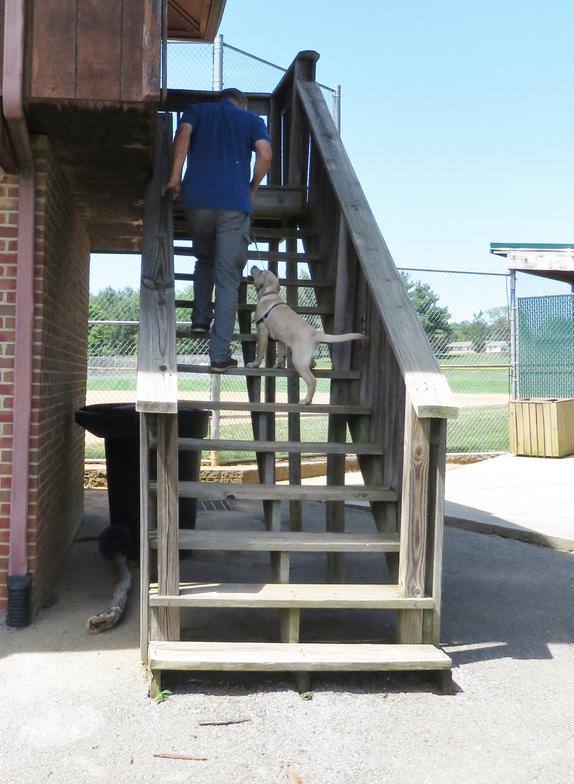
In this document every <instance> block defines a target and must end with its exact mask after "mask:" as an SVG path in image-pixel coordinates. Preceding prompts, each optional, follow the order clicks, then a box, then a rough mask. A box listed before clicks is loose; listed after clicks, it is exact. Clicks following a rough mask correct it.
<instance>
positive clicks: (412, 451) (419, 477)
mask: <svg viewBox="0 0 574 784" xmlns="http://www.w3.org/2000/svg"><path fill="white" fill-rule="evenodd" d="M429 464H430V421H429V420H428V419H419V418H418V417H417V416H416V414H415V411H414V409H413V407H412V405H411V404H410V402H409V401H408V399H407V402H406V411H405V433H404V461H403V489H402V499H401V500H402V506H401V525H400V537H401V544H400V554H399V587H400V589H401V593H402V595H403V596H408V597H412V598H421V597H423V596H425V593H426V583H425V568H426V551H427V525H428V512H429ZM399 641H400V642H401V643H419V642H422V613H418V612H407V613H401V615H400V617H399Z"/></svg>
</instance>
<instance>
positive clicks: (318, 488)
mask: <svg viewBox="0 0 574 784" xmlns="http://www.w3.org/2000/svg"><path fill="white" fill-rule="evenodd" d="M150 489H151V490H152V492H156V490H157V487H156V483H155V482H150ZM178 495H179V497H180V498H197V500H198V501H226V500H229V499H236V500H238V501H251V500H253V501H387V502H396V501H397V500H398V496H397V492H396V491H395V490H390V489H389V488H388V487H364V486H363V485H329V486H326V485H307V484H305V485H272V484H238V483H237V484H235V483H231V482H179V484H178Z"/></svg>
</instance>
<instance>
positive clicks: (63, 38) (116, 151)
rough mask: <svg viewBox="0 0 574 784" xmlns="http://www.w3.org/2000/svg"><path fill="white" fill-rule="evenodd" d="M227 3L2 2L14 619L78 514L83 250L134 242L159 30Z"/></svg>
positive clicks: (64, 544)
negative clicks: (76, 418)
mask: <svg viewBox="0 0 574 784" xmlns="http://www.w3.org/2000/svg"><path fill="white" fill-rule="evenodd" d="M224 5H225V3H224V0H212V2H204V1H202V0H178V2H177V3H171V2H168V0H165V1H164V2H159V1H158V0H99V2H97V3H94V2H91V1H90V0H79V2H77V1H76V0H73V2H70V1H69V0H50V2H45V0H30V2H25V0H0V42H1V46H2V53H3V68H2V75H1V80H0V91H1V93H2V104H3V115H2V118H1V123H0V166H1V167H2V168H1V171H0V608H3V609H4V608H6V607H7V605H8V616H9V622H10V617H11V615H12V621H14V618H16V623H13V625H24V623H25V622H27V620H28V619H29V618H30V617H33V615H34V613H35V612H36V611H37V610H38V608H39V607H40V606H41V604H42V601H43V599H44V597H45V595H46V592H47V590H48V589H49V587H50V584H51V582H52V580H53V578H54V576H55V573H56V571H57V569H58V567H59V565H60V564H61V562H62V559H63V558H64V557H65V554H66V552H67V549H68V547H69V545H70V543H71V541H72V538H73V536H74V534H75V532H76V530H77V528H78V525H79V523H80V520H81V518H82V514H83V454H84V433H83V430H82V429H81V428H80V427H78V426H77V425H76V424H75V423H74V411H75V410H76V409H77V408H79V407H81V406H82V405H83V403H84V400H85V386H86V364H87V321H88V274H89V255H90V252H91V251H108V252H121V251H132V252H134V251H135V252H137V251H139V250H140V243H141V221H142V216H141V211H142V205H143V194H144V188H145V184H146V181H147V180H148V178H149V176H150V173H151V163H152V150H153V142H154V138H153V137H154V128H155V114H156V112H157V110H158V109H159V107H160V102H161V97H162V67H161V63H162V42H163V41H165V40H166V39H167V36H168V35H169V37H170V38H190V39H193V38H195V39H199V40H212V39H213V37H214V35H215V33H216V32H217V27H218V25H219V21H220V18H221V14H222V12H223V7H224ZM7 585H10V586H11V589H10V591H8V590H7ZM9 593H10V601H12V602H13V607H12V608H11V607H10V601H9V600H8V594H9ZM11 610H12V612H11Z"/></svg>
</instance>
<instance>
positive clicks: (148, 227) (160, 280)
mask: <svg viewBox="0 0 574 784" xmlns="http://www.w3.org/2000/svg"><path fill="white" fill-rule="evenodd" d="M171 144H172V121H171V115H170V114H159V115H158V118H157V126H156V139H155V150H154V170H153V177H152V179H151V180H150V182H149V184H148V187H147V189H146V195H145V203H144V220H143V247H142V267H141V284H140V329H139V346H138V370H137V403H136V409H137V411H139V412H140V474H141V476H140V507H141V509H140V536H141V539H140V550H141V564H140V567H141V568H140V581H141V611H140V618H141V629H140V640H141V654H142V659H143V661H147V642H148V639H149V635H148V617H149V605H148V589H149V583H150V575H151V571H152V567H151V564H150V560H149V541H148V537H149V532H150V530H151V529H153V528H155V527H156V525H157V521H158V520H160V521H161V528H160V535H159V536H158V551H157V575H158V582H159V584H160V589H161V590H162V591H163V592H164V593H168V594H169V593H177V591H178V590H179V543H178V528H179V521H178V501H177V476H178V469H177V458H178V454H177V362H176V335H175V326H176V324H175V286H174V264H173V215H172V203H171V199H170V198H169V197H162V195H161V189H162V187H163V185H165V183H166V182H167V181H168V179H169V174H170V161H171ZM152 438H153V439H154V441H155V449H154V450H153V451H152V450H151V449H150V441H151V439H152ZM152 459H153V461H154V463H155V466H154V464H153V463H152ZM154 467H155V469H156V476H157V495H156V497H153V496H151V495H150V488H149V478H150V476H151V475H152V473H153V471H154ZM153 636H154V638H155V639H169V640H177V639H179V611H178V610H177V609H173V608H164V609H162V610H161V612H160V614H159V615H158V628H157V629H156V630H154V632H153Z"/></svg>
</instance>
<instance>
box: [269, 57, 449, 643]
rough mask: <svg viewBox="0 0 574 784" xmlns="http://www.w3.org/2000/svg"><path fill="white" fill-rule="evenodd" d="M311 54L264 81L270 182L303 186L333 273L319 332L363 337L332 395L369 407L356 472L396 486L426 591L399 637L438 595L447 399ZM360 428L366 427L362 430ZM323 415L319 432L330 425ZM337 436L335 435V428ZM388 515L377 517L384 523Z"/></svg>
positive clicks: (404, 553) (414, 627) (434, 616)
mask: <svg viewBox="0 0 574 784" xmlns="http://www.w3.org/2000/svg"><path fill="white" fill-rule="evenodd" d="M317 59H318V55H317V53H316V52H302V53H300V54H299V56H298V57H297V58H296V60H295V61H294V63H293V64H292V66H291V68H290V69H289V70H288V71H287V73H286V74H285V76H284V78H283V79H282V81H281V83H280V84H279V86H278V88H277V89H276V90H275V92H274V94H273V98H272V102H271V109H270V115H269V117H270V131H271V135H272V139H273V146H274V164H273V170H272V172H271V182H272V184H283V185H289V186H291V187H296V186H300V187H305V188H306V189H307V196H308V208H309V210H308V217H307V218H306V220H307V223H308V226H309V228H312V229H313V238H312V239H311V240H309V241H307V242H306V245H307V248H306V249H307V250H308V251H310V252H313V253H316V254H320V255H322V256H323V257H325V256H326V257H327V258H328V259H329V263H328V264H327V265H321V267H320V268H318V269H315V268H314V267H312V268H311V277H312V279H314V280H320V279H322V280H328V279H330V280H332V281H334V282H335V288H334V294H332V295H330V296H332V297H333V298H334V301H333V300H332V301H331V303H327V302H322V298H324V297H325V296H329V295H328V294H327V295H326V294H325V293H324V290H321V289H317V297H318V301H319V304H320V305H321V304H331V305H332V310H333V312H334V314H335V315H334V317H327V318H326V319H325V329H326V330H329V331H331V330H332V331H344V332H347V331H361V332H365V333H366V334H367V335H368V338H369V342H368V343H367V344H366V345H364V346H361V345H360V344H356V343H354V344H344V345H341V346H335V347H333V351H332V360H333V366H334V367H335V368H337V369H355V370H360V371H361V380H360V382H359V384H358V385H357V386H356V387H355V388H354V389H353V388H351V389H349V388H337V387H336V386H335V388H334V394H335V396H336V399H335V400H334V401H333V402H344V399H343V398H344V397H345V396H347V395H350V396H351V399H352V400H353V401H354V402H359V401H360V402H361V403H365V404H367V405H370V406H371V407H372V410H373V415H372V416H371V417H370V421H369V424H368V425H365V422H364V420H361V419H360V418H357V421H351V422H350V423H349V426H350V430H351V434H352V436H353V438H355V439H359V438H365V437H370V438H371V439H372V440H374V441H375V442H379V443H382V444H383V447H384V458H383V461H382V465H381V466H380V471H379V470H378V469H375V470H374V471H373V467H372V465H371V468H370V471H371V474H370V477H369V479H368V480H367V481H371V482H373V483H381V484H385V485H387V486H389V487H391V488H393V489H396V490H397V491H399V493H400V498H401V500H400V512H399V515H400V520H399V527H400V530H401V551H400V559H399V560H400V569H399V574H398V579H399V584H400V585H401V587H402V590H403V593H404V595H405V596H425V595H426V596H429V595H430V596H434V597H435V598H436V600H437V602H436V603H437V610H436V611H434V612H431V613H427V614H425V613H423V612H420V611H413V612H412V613H403V614H401V622H400V630H399V638H400V639H401V640H402V641H403V642H418V641H422V640H425V641H436V637H437V635H438V606H439V605H440V577H441V575H440V564H441V560H442V558H441V547H442V525H443V499H444V463H445V452H446V419H447V418H451V417H455V416H456V415H457V412H458V409H457V406H456V404H455V402H454V399H453V396H452V393H451V391H450V389H449V387H448V384H447V382H446V379H445V377H444V375H443V374H442V372H441V370H440V369H439V367H438V364H437V362H436V360H435V357H434V354H433V352H432V349H431V347H430V344H429V342H428V339H427V337H426V335H425V333H424V331H423V329H422V327H421V325H420V322H419V320H418V317H417V315H416V312H415V310H414V308H413V306H412V304H411V303H410V301H409V298H408V295H407V293H406V290H405V287H404V285H403V282H402V280H401V278H400V275H399V273H398V271H397V269H396V267H395V264H394V262H393V259H392V257H391V254H390V252H389V250H388V248H387V246H386V243H385V241H384V239H383V237H382V235H381V232H380V230H379V227H378V225H377V222H376V220H375V218H374V216H373V214H372V212H371V209H370V207H369V204H368V202H367V199H366V197H365V194H364V193H363V190H362V188H361V185H360V183H359V181H358V179H357V176H356V174H355V172H354V170H353V167H352V165H351V163H350V161H349V158H348V156H347V153H346V151H345V148H344V147H343V144H342V142H341V139H340V137H339V133H338V131H337V129H336V127H335V124H334V122H333V119H332V117H331V115H330V112H329V109H328V107H327V105H326V102H325V99H324V97H323V94H322V91H321V89H320V87H319V86H318V85H317V84H316V83H315V81H314V77H315V64H316V61H317ZM365 428H368V432H365ZM336 429H337V423H333V425H332V427H331V428H330V433H331V432H335V431H336ZM339 436H341V434H339ZM396 524H397V521H396V520H389V521H388V526H389V528H392V526H393V525H396Z"/></svg>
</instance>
